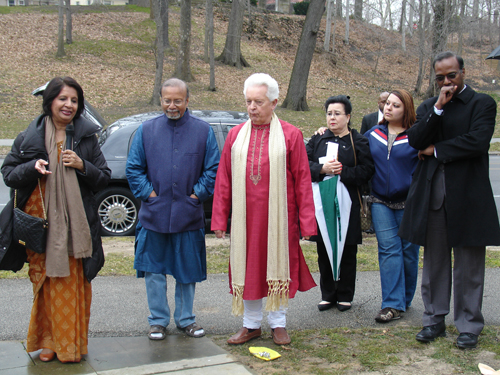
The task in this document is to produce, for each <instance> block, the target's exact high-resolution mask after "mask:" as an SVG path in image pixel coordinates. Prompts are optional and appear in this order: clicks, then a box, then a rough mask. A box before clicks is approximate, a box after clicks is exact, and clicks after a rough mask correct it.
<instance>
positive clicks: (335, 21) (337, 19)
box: [332, 0, 340, 55]
mask: <svg viewBox="0 0 500 375" xmlns="http://www.w3.org/2000/svg"><path fill="white" fill-rule="evenodd" d="M332 6H334V5H333V0H332ZM335 7H336V5H335V6H334V9H333V10H335ZM333 13H334V14H337V12H335V11H334V12H333ZM339 20H340V19H339V18H338V17H337V16H335V17H334V21H333V30H332V55H335V35H337V34H336V31H337V24H338V23H339Z"/></svg>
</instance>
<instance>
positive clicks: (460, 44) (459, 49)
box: [457, 0, 467, 55]
mask: <svg viewBox="0 0 500 375" xmlns="http://www.w3.org/2000/svg"><path fill="white" fill-rule="evenodd" d="M466 6H467V0H461V1H460V27H459V28H458V45H457V54H458V55H462V48H463V44H464V28H465V7H466Z"/></svg>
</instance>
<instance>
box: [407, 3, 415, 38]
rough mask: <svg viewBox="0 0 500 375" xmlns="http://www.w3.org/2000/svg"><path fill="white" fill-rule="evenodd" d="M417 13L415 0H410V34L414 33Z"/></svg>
mask: <svg viewBox="0 0 500 375" xmlns="http://www.w3.org/2000/svg"><path fill="white" fill-rule="evenodd" d="M414 13H415V0H410V12H409V14H408V26H409V29H408V31H409V32H410V35H413V18H414V17H413V16H414Z"/></svg>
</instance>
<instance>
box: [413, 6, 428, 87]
mask: <svg viewBox="0 0 500 375" xmlns="http://www.w3.org/2000/svg"><path fill="white" fill-rule="evenodd" d="M424 1H425V0H419V5H418V26H417V27H418V28H417V30H418V74H417V82H416V83H415V90H414V91H415V94H416V95H420V91H421V90H422V82H423V81H424V62H425V60H426V54H425V29H424V11H425V5H424Z"/></svg>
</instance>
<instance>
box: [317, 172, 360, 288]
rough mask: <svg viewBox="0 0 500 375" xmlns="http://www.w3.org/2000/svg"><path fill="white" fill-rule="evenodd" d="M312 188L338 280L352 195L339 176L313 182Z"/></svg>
mask: <svg viewBox="0 0 500 375" xmlns="http://www.w3.org/2000/svg"><path fill="white" fill-rule="evenodd" d="M312 188H313V195H314V207H315V209H316V220H317V221H318V227H319V230H320V232H321V236H322V237H323V241H324V242H325V247H326V252H327V254H328V258H329V259H330V265H331V267H332V272H333V279H334V280H335V281H337V280H338V279H339V274H340V261H341V259H342V253H343V251H344V244H345V238H346V235H347V228H348V227H349V216H350V214H351V204H352V202H351V197H350V196H349V192H348V191H347V188H346V187H345V185H344V184H343V183H342V182H341V181H340V179H339V177H338V176H326V177H325V179H324V180H323V181H321V182H313V183H312Z"/></svg>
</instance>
